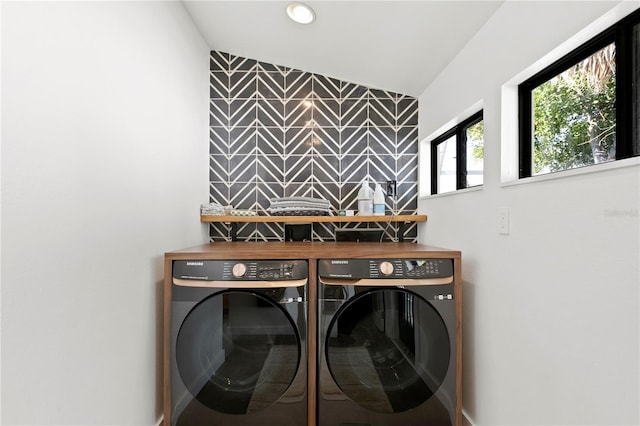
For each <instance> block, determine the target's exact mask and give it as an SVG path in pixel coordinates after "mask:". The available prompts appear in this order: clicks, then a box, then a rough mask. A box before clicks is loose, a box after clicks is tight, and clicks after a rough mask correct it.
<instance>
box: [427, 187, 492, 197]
mask: <svg viewBox="0 0 640 426" xmlns="http://www.w3.org/2000/svg"><path fill="white" fill-rule="evenodd" d="M483 189H484V187H483V186H482V185H478V186H472V187H470V188H464V189H458V190H456V191H450V192H443V193H442V194H430V195H423V196H421V197H418V199H420V200H427V199H433V198H442V197H450V196H452V195H460V194H466V193H469V192H477V191H482V190H483Z"/></svg>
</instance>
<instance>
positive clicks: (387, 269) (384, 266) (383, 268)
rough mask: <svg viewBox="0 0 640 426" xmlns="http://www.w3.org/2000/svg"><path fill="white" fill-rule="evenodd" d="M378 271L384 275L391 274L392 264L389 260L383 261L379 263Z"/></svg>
mask: <svg viewBox="0 0 640 426" xmlns="http://www.w3.org/2000/svg"><path fill="white" fill-rule="evenodd" d="M380 272H382V273H383V274H384V275H391V274H393V264H392V263H391V262H387V261H384V262H382V263H381V264H380Z"/></svg>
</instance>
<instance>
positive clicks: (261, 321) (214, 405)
mask: <svg viewBox="0 0 640 426" xmlns="http://www.w3.org/2000/svg"><path fill="white" fill-rule="evenodd" d="M308 275H309V267H308V262H307V261H306V260H242V261H239V260H174V261H173V262H172V283H171V314H170V318H171V319H170V337H169V345H170V347H169V364H170V365H169V374H170V407H171V409H170V418H171V425H175V426H182V425H189V426H197V425H218V426H226V425H233V426H238V425H258V424H273V425H292V426H293V425H296V426H298V425H306V423H307V338H306V336H307V332H306V330H307V315H308V314H307V293H308Z"/></svg>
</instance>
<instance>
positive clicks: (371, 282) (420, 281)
mask: <svg viewBox="0 0 640 426" xmlns="http://www.w3.org/2000/svg"><path fill="white" fill-rule="evenodd" d="M318 281H320V283H321V284H324V285H353V286H368V287H375V286H380V287H384V286H405V287H411V286H416V285H442V284H451V283H452V282H453V275H451V276H448V277H441V278H407V279H399V278H390V279H373V278H361V279H347V278H327V277H319V278H318Z"/></svg>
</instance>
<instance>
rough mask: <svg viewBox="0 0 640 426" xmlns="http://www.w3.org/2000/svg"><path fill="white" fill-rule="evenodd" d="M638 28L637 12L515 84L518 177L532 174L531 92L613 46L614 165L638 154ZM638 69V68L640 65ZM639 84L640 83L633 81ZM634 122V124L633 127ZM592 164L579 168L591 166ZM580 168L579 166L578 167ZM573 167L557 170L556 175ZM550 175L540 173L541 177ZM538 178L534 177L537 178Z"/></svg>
mask: <svg viewBox="0 0 640 426" xmlns="http://www.w3.org/2000/svg"><path fill="white" fill-rule="evenodd" d="M636 25H640V10H636V11H635V12H633V13H631V14H630V15H628V16H626V17H625V18H623V19H621V20H620V21H618V22H617V23H615V24H613V25H612V26H610V27H609V28H607V29H606V30H604V31H602V32H600V33H599V34H598V35H596V36H595V37H592V38H591V39H590V40H588V41H587V42H585V43H583V44H582V45H580V46H579V47H577V48H576V49H574V50H572V51H571V52H569V53H567V54H566V55H564V56H563V57H562V58H560V59H558V60H557V61H555V62H554V63H552V64H551V65H549V66H547V67H546V68H544V69H542V70H541V71H539V72H537V73H536V74H534V75H533V76H531V77H530V78H528V79H527V80H525V81H523V82H522V83H520V84H519V85H518V123H519V124H518V177H519V178H520V179H523V178H529V177H532V176H534V174H533V158H532V155H533V108H532V93H533V90H535V89H536V88H537V87H539V86H540V85H542V84H544V83H546V82H547V81H549V80H550V79H552V78H553V77H555V76H557V75H558V74H560V73H562V72H564V71H566V70H567V69H569V68H571V67H572V66H574V65H576V64H578V63H580V62H581V61H582V60H584V59H586V58H588V57H589V56H591V55H593V54H594V53H596V52H597V51H599V50H600V49H602V48H604V47H606V46H608V45H609V44H612V43H613V44H614V45H615V49H616V100H615V104H614V109H615V112H616V157H615V160H613V161H610V162H615V161H618V160H622V159H625V158H631V157H635V156H638V155H640V152H637V150H638V149H637V148H635V149H634V145H636V146H638V145H639V144H638V142H636V143H635V144H634V141H633V135H634V132H635V134H638V128H637V127H638V124H637V122H638V119H639V117H638V115H639V114H640V112H638V111H634V108H633V101H634V98H633V93H632V89H633V85H634V83H633V47H634V40H633V29H634V26H636ZM639 66H640V65H639ZM636 84H640V81H638V82H636ZM634 123H635V124H634ZM593 165H594V164H589V165H585V166H582V167H590V166H593ZM580 168H581V167H580ZM572 169H575V168H567V169H563V170H558V171H556V172H550V173H557V172H561V171H566V170H572ZM550 173H543V174H544V175H546V174H550ZM536 176H537V175H536Z"/></svg>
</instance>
